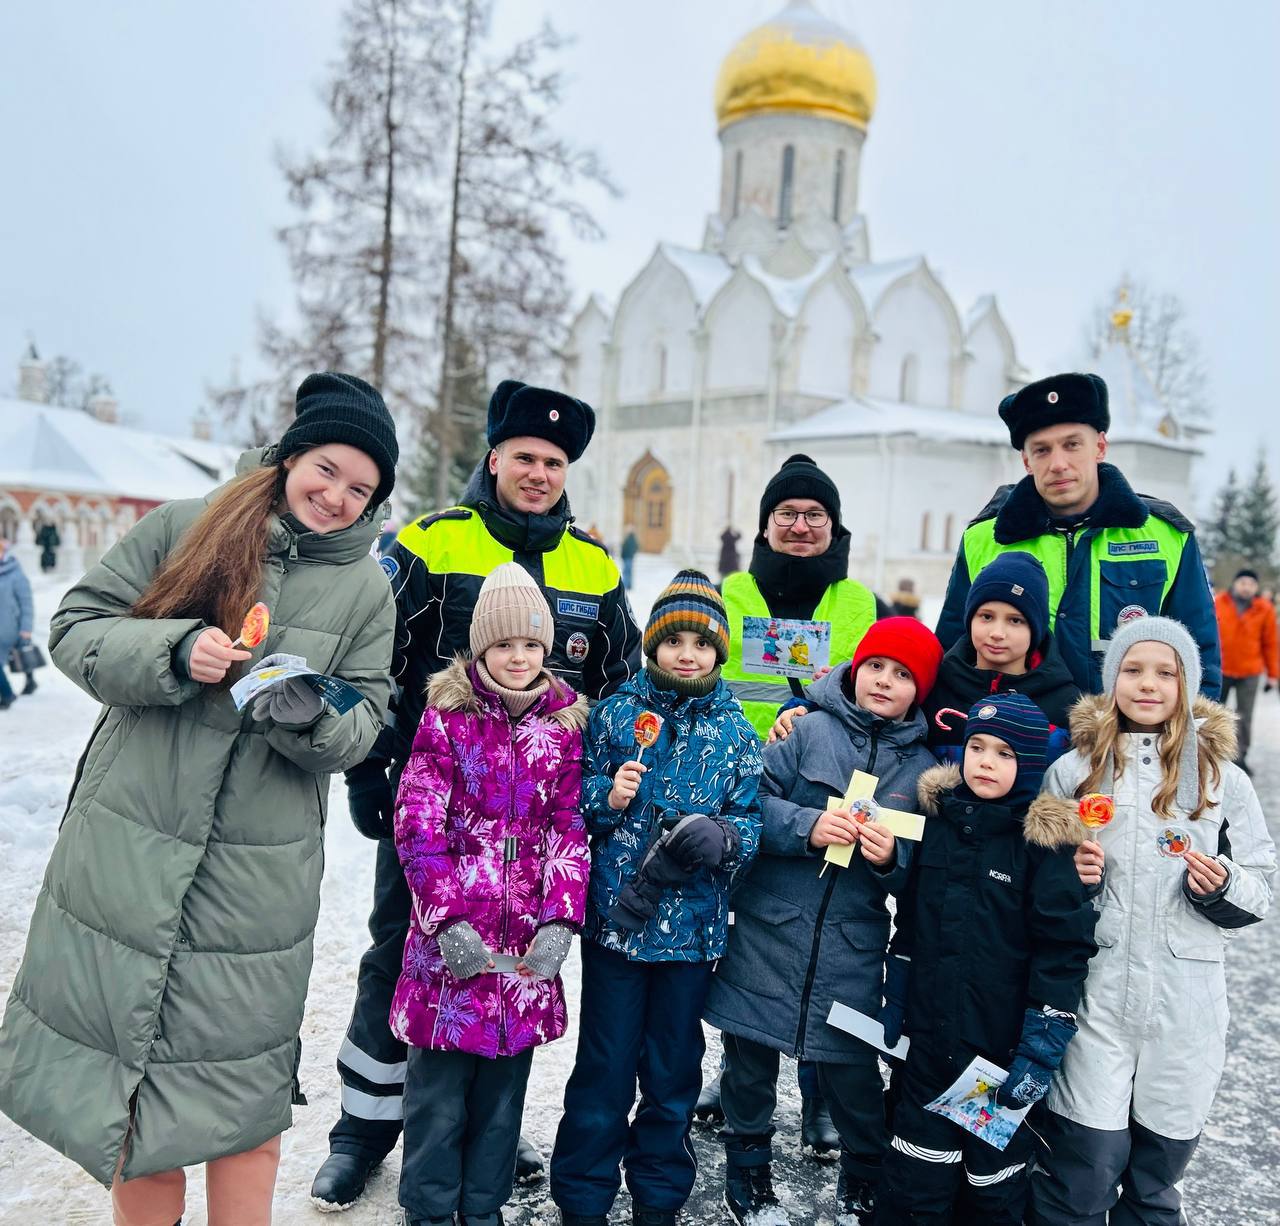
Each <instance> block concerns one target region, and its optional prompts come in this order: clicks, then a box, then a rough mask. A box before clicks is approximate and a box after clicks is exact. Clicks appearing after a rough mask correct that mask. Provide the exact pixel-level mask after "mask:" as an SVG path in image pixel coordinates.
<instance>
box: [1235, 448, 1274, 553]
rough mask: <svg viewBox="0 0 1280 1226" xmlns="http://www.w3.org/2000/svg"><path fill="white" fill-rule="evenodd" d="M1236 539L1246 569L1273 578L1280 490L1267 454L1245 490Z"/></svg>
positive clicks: (1254, 471)
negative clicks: (1277, 498)
mask: <svg viewBox="0 0 1280 1226" xmlns="http://www.w3.org/2000/svg"><path fill="white" fill-rule="evenodd" d="M1235 518H1236V528H1235V535H1234V540H1233V542H1232V543H1233V545H1234V547H1235V552H1236V553H1237V554H1238V555H1239V556H1240V558H1241V561H1242V562H1243V564H1244V565H1246V566H1252V567H1253V568H1254V569H1256V570H1257V571H1259V572H1260V573H1265V574H1266V575H1267V576H1268V577H1270V576H1271V575H1272V574H1273V573H1274V570H1275V559H1276V530H1277V528H1280V509H1278V508H1277V506H1276V491H1275V487H1274V486H1273V485H1272V484H1271V474H1270V473H1269V472H1268V471H1267V459H1266V455H1265V454H1259V456H1258V460H1257V463H1256V464H1255V465H1254V468H1253V475H1252V477H1251V478H1250V480H1249V484H1248V485H1247V486H1246V487H1245V489H1244V492H1243V494H1242V495H1241V498H1240V503H1239V508H1238V510H1237V512H1236V517H1235Z"/></svg>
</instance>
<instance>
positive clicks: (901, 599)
mask: <svg viewBox="0 0 1280 1226" xmlns="http://www.w3.org/2000/svg"><path fill="white" fill-rule="evenodd" d="M889 612H891V613H892V614H893V616H894V617H919V616H920V594H919V593H918V592H917V591H916V581H915V580H914V579H906V578H904V579H899V580H898V590H897V591H896V592H894V593H893V595H892V596H890V597H889Z"/></svg>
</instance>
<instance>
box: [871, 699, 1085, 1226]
mask: <svg viewBox="0 0 1280 1226" xmlns="http://www.w3.org/2000/svg"><path fill="white" fill-rule="evenodd" d="M1048 742H1049V724H1048V721H1047V720H1046V719H1045V717H1044V714H1043V713H1042V712H1041V710H1040V709H1039V708H1038V707H1037V706H1036V704H1035V703H1033V702H1032V701H1031V700H1030V699H1029V698H1027V697H1025V696H1024V695H1022V694H992V695H990V696H989V697H986V698H981V699H979V700H978V701H977V702H976V703H974V705H973V707H972V708H971V709H970V711H969V716H968V719H967V720H966V722H965V725H964V755H963V759H962V764H961V765H960V766H955V765H945V766H937V767H934V768H933V769H932V770H929V771H926V772H925V774H924V775H923V776H922V777H921V779H920V804H921V807H922V809H923V811H924V813H925V814H926V816H927V820H926V822H925V831H924V839H923V841H922V843H921V847H920V851H919V853H918V855H917V857H916V866H917V867H916V869H915V872H914V874H913V876H912V878H911V880H910V882H909V883H908V885H907V888H906V890H905V891H904V892H903V894H902V895H901V897H900V899H899V904H898V927H897V931H896V933H895V935H894V938H893V941H892V943H891V944H890V946H889V955H888V957H887V958H886V962H885V988H884V995H885V1005H884V1008H883V1009H881V1011H880V1015H879V1016H880V1019H881V1021H882V1022H883V1023H884V1027H885V1040H886V1042H887V1043H889V1044H890V1045H894V1044H896V1043H897V1041H898V1038H899V1037H900V1035H901V1034H902V1033H904V1032H905V1033H907V1034H909V1035H910V1036H911V1048H910V1051H909V1052H908V1054H907V1058H906V1063H905V1064H904V1065H902V1066H901V1067H899V1068H897V1069H895V1071H894V1082H895V1085H894V1092H895V1095H896V1098H897V1101H898V1106H897V1108H896V1111H895V1113H894V1121H893V1126H894V1136H893V1140H892V1141H891V1142H890V1146H889V1149H888V1151H887V1153H886V1156H885V1160H884V1164H883V1166H882V1168H881V1185H880V1194H879V1196H878V1198H877V1216H876V1219H875V1220H876V1222H877V1223H884V1224H889V1223H894V1224H896V1223H901V1222H908V1221H911V1222H914V1221H950V1220H952V1216H953V1214H954V1217H955V1220H956V1221H966V1222H985V1223H991V1224H992V1226H1017V1224H1018V1223H1020V1222H1021V1221H1022V1216H1023V1208H1024V1205H1025V1203H1026V1198H1027V1169H1026V1164H1027V1160H1028V1158H1029V1157H1030V1155H1031V1152H1032V1143H1033V1135H1032V1133H1031V1130H1030V1129H1028V1128H1026V1127H1025V1126H1020V1127H1018V1129H1017V1130H1016V1131H1015V1132H1014V1134H1013V1137H1012V1139H1011V1140H1010V1141H1009V1143H1008V1146H1007V1147H1006V1148H1005V1149H1003V1150H999V1149H996V1148H995V1147H994V1146H993V1145H991V1144H988V1143H987V1142H986V1141H984V1140H980V1139H979V1138H978V1137H976V1136H975V1135H974V1134H972V1133H970V1132H968V1131H966V1130H965V1129H963V1128H962V1127H960V1125H958V1124H955V1123H953V1122H952V1121H951V1120H949V1119H947V1118H946V1117H944V1116H941V1115H937V1114H935V1113H934V1112H931V1111H928V1110H926V1109H925V1104H926V1103H929V1102H932V1101H933V1100H934V1099H935V1098H937V1097H938V1095H939V1094H941V1093H942V1091H943V1090H945V1089H946V1088H947V1087H948V1086H949V1085H951V1083H952V1082H953V1081H955V1079H956V1078H957V1077H958V1076H959V1075H960V1073H961V1072H963V1070H964V1069H965V1067H966V1066H967V1065H968V1064H969V1062H970V1061H971V1060H972V1059H973V1058H974V1056H984V1057H985V1058H986V1059H988V1060H990V1061H992V1062H993V1063H995V1064H996V1065H998V1066H999V1067H1000V1068H1002V1069H1007V1070H1008V1078H1007V1080H1006V1081H1005V1082H1004V1084H1003V1085H1002V1086H1000V1088H999V1090H998V1091H996V1093H995V1096H994V1097H995V1102H996V1103H999V1104H1000V1105H1002V1106H1009V1107H1029V1106H1031V1105H1032V1104H1033V1103H1035V1102H1038V1101H1039V1099H1040V1098H1042V1097H1043V1096H1044V1094H1045V1093H1046V1092H1047V1091H1048V1088H1049V1081H1050V1079H1051V1078H1052V1076H1053V1074H1054V1072H1055V1071H1056V1070H1057V1068H1058V1066H1059V1064H1060V1063H1061V1061H1062V1057H1063V1055H1064V1053H1065V1052H1066V1047H1067V1044H1068V1042H1069V1041H1070V1040H1071V1037H1072V1035H1074V1034H1075V1030H1076V1025H1075V1012H1076V1009H1077V1008H1078V1006H1079V1002H1080V991H1081V988H1082V986H1083V984H1084V978H1085V972H1086V970H1087V967H1088V961H1089V958H1090V957H1091V956H1092V955H1093V953H1094V952H1095V950H1096V946H1095V944H1094V941H1093V927H1094V923H1095V918H1096V917H1095V912H1094V910H1093V907H1092V906H1091V904H1090V903H1089V901H1088V899H1087V898H1086V894H1085V887H1084V886H1083V885H1082V884H1081V883H1080V878H1079V876H1078V875H1077V873H1076V869H1075V863H1074V859H1073V856H1074V852H1075V848H1076V846H1077V844H1079V843H1080V842H1081V841H1082V840H1083V837H1084V834H1085V833H1086V831H1085V827H1084V826H1083V824H1082V823H1081V821H1080V819H1079V817H1078V815H1077V812H1076V805H1075V803H1074V802H1072V801H1067V800H1063V799H1061V798H1059V797H1055V796H1038V795H1037V793H1038V792H1039V790H1040V783H1041V780H1042V779H1043V776H1044V772H1045V765H1046V764H1045V755H1046V750H1047V747H1048ZM993 1110H994V1108H993Z"/></svg>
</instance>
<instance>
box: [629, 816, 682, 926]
mask: <svg viewBox="0 0 1280 1226" xmlns="http://www.w3.org/2000/svg"><path fill="white" fill-rule="evenodd" d="M668 837H669V836H668V835H665V834H664V835H663V836H662V838H660V839H658V841H657V842H656V843H654V845H653V846H652V847H650V848H649V851H648V853H647V854H646V855H645V858H644V861H643V862H642V863H641V865H640V871H639V872H638V873H637V874H636V876H635V880H634V881H632V882H630V883H629V884H628V885H626V886H624V887H623V889H622V892H621V893H620V894H619V895H618V901H617V902H616V903H614V904H613V906H612V907H611V908H610V910H609V919H610V921H611V922H612V923H614V924H616V925H617V926H618V927H619V928H621V929H622V930H623V931H624V932H640V931H642V930H643V928H644V926H645V924H647V923H648V922H649V921H650V920H651V919H653V917H654V916H655V915H657V914H658V904H659V903H660V902H661V901H662V895H663V892H664V891H665V890H669V889H676V888H679V887H680V886H682V885H684V883H685V882H686V881H688V880H689V878H690V876H692V874H693V870H692V869H687V868H685V867H684V865H683V864H681V863H680V862H679V861H678V860H677V859H676V858H675V857H674V856H673V855H672V854H671V852H670V850H669V849H668V847H667V838H668Z"/></svg>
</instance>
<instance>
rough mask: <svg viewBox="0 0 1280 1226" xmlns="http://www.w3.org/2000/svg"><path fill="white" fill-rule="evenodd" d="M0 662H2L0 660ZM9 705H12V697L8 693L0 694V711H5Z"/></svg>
mask: <svg viewBox="0 0 1280 1226" xmlns="http://www.w3.org/2000/svg"><path fill="white" fill-rule="evenodd" d="M0 663H3V662H2V661H0ZM11 706H13V699H12V698H10V697H9V695H8V694H5V695H3V696H0V711H7V710H8V709H9V708H10V707H11Z"/></svg>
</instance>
